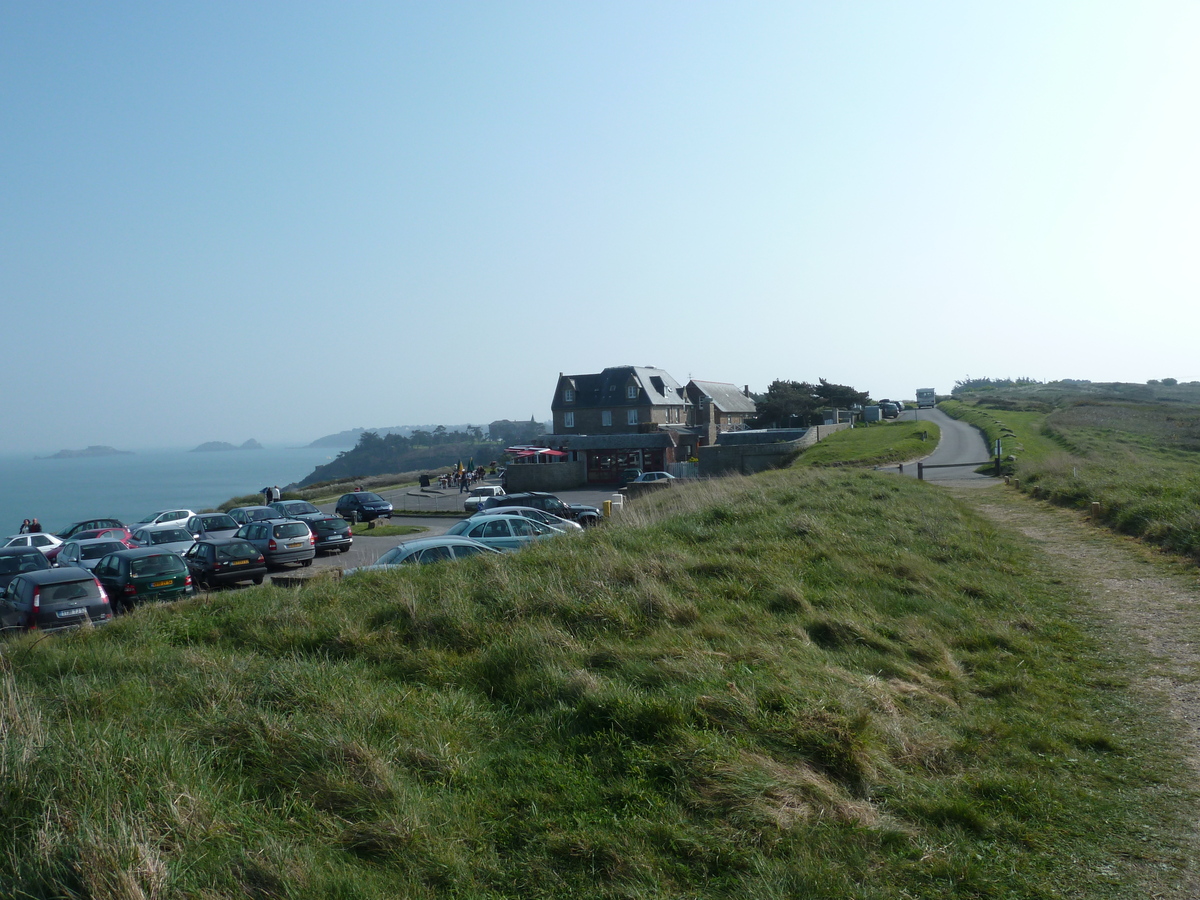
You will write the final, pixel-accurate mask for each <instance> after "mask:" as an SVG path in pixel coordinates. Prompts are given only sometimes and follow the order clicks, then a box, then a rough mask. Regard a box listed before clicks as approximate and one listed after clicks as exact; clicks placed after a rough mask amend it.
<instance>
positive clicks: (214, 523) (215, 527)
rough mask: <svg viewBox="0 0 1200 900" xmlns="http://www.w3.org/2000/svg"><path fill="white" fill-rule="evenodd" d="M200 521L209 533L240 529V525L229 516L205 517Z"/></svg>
mask: <svg viewBox="0 0 1200 900" xmlns="http://www.w3.org/2000/svg"><path fill="white" fill-rule="evenodd" d="M200 521H201V522H203V523H204V527H205V529H207V530H208V531H221V530H223V529H226V528H228V529H230V530H233V529H236V528H237V527H238V523H237V522H235V521H233V519H232V518H230V517H229V516H205V517H204V518H203V519H201V520H200Z"/></svg>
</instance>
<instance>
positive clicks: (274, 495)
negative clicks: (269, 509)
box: [271, 485, 283, 503]
mask: <svg viewBox="0 0 1200 900" xmlns="http://www.w3.org/2000/svg"><path fill="white" fill-rule="evenodd" d="M282 496H283V494H281V493H280V492H279V485H275V487H273V488H271V502H272V503H278V502H279V498H280V497H282Z"/></svg>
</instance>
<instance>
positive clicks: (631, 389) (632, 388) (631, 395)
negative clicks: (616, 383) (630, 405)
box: [625, 384, 638, 400]
mask: <svg viewBox="0 0 1200 900" xmlns="http://www.w3.org/2000/svg"><path fill="white" fill-rule="evenodd" d="M637 395H638V389H637V385H636V384H631V385H629V386H628V387H627V388H625V396H626V397H627V398H628V399H630V400H636V399H637Z"/></svg>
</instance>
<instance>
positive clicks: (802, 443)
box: [699, 424, 850, 478]
mask: <svg viewBox="0 0 1200 900" xmlns="http://www.w3.org/2000/svg"><path fill="white" fill-rule="evenodd" d="M849 427H850V426H849V425H848V424H842V425H817V426H814V427H812V428H810V429H808V431H807V432H805V433H804V436H803V437H801V438H799V439H797V440H792V441H776V442H774V443H769V444H767V443H757V444H719V443H718V444H713V445H712V446H711V447H701V448H700V449H699V455H700V476H701V477H702V478H708V477H711V476H713V475H727V474H729V473H731V472H737V473H740V474H742V475H752V474H754V473H755V472H762V471H765V470H766V469H774V468H778V467H779V466H781V465H783V464H784V463H786V462H787V459H788V457H789V456H792V455H794V454H796V453H799V452H800V451H801V450H803V449H805V448H806V447H811V446H812V445H813V444H815V443H817V442H818V441H820V440H821V439H822V438H824V437H826V436H827V435H830V434H833V432H835V431H841V430H842V429H843V428H849Z"/></svg>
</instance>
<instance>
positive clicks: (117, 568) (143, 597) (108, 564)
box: [92, 547, 192, 612]
mask: <svg viewBox="0 0 1200 900" xmlns="http://www.w3.org/2000/svg"><path fill="white" fill-rule="evenodd" d="M92 574H93V575H95V576H96V580H97V581H99V582H100V584H101V585H102V586H103V587H104V591H105V593H107V594H108V599H109V603H111V604H112V608H113V612H117V611H121V612H128V611H129V610H131V609H133V608H134V607H135V606H137V605H138V604H141V603H146V602H148V601H154V600H158V601H163V600H178V599H179V598H181V597H186V596H187V595H188V594H190V593H191V592H192V576H191V575H190V574H189V573H188V567H187V564H186V563H184V561H183V557H181V556H180V555H179V554H178V553H172V552H171V551H169V550H155V549H154V548H153V547H138V548H136V549H133V550H118V551H117V552H116V553H110V554H108V556H106V557H104V559H102V560H100V562H98V563H97V564H96V567H95V568H94V569H93V570H92Z"/></svg>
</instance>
